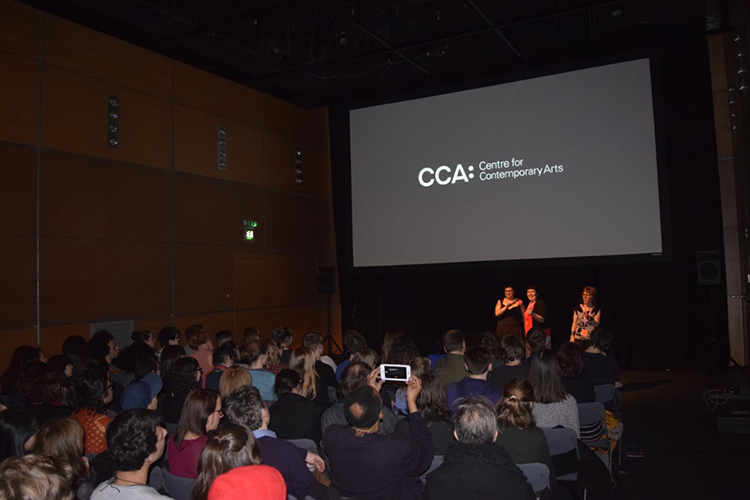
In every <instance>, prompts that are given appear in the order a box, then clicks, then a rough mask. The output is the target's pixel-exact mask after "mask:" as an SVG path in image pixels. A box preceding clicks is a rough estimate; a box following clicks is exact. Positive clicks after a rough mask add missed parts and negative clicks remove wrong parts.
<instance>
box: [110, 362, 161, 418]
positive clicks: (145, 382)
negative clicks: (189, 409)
mask: <svg viewBox="0 0 750 500" xmlns="http://www.w3.org/2000/svg"><path fill="white" fill-rule="evenodd" d="M146 360H147V361H148V362H149V363H154V366H155V362H154V361H152V360H150V359H148V358H147V359H146ZM141 375H142V374H140V373H136V380H135V381H133V382H131V383H130V385H128V386H127V387H126V388H125V389H124V390H123V391H122V397H121V398H120V407H121V408H122V410H123V411H125V410H133V409H141V410H155V409H156V408H157V406H158V400H157V396H158V394H159V392H160V391H161V389H162V385H163V383H162V381H161V378H160V377H159V375H157V374H156V373H155V372H153V371H151V372H148V373H147V374H146V375H142V376H141Z"/></svg>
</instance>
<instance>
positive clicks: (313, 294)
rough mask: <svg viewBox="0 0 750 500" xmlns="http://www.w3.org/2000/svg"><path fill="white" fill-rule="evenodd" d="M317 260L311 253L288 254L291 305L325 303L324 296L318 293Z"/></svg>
mask: <svg viewBox="0 0 750 500" xmlns="http://www.w3.org/2000/svg"><path fill="white" fill-rule="evenodd" d="M318 265H321V266H325V265H326V263H322V262H321V263H319V262H318V258H317V256H316V255H315V254H314V253H311V252H294V253H291V254H289V271H290V273H289V275H290V281H289V290H290V297H291V301H290V303H292V304H316V303H317V304H319V303H321V302H323V303H325V302H326V295H325V294H324V293H320V292H319V291H318Z"/></svg>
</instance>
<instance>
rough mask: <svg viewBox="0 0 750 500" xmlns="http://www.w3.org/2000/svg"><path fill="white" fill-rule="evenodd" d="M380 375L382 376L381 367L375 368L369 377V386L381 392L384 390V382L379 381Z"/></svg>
mask: <svg viewBox="0 0 750 500" xmlns="http://www.w3.org/2000/svg"><path fill="white" fill-rule="evenodd" d="M378 375H380V367H379V366H378V367H377V368H374V369H373V370H372V371H371V372H370V375H369V376H368V377H367V385H369V386H370V387H372V388H373V389H375V390H376V391H378V392H380V389H382V388H383V383H384V382H385V381H384V380H378Z"/></svg>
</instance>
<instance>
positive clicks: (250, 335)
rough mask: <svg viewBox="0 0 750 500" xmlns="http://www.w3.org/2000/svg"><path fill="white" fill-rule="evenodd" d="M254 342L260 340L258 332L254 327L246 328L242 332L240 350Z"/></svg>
mask: <svg viewBox="0 0 750 500" xmlns="http://www.w3.org/2000/svg"><path fill="white" fill-rule="evenodd" d="M256 340H260V331H259V330H258V329H257V328H255V327H254V326H248V327H247V328H245V330H244V331H243V332H242V349H243V350H244V349H245V346H246V345H247V344H249V343H250V342H255V341H256Z"/></svg>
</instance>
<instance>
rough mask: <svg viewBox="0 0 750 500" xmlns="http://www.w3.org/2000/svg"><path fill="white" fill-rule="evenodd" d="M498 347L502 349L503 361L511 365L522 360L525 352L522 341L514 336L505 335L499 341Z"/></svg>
mask: <svg viewBox="0 0 750 500" xmlns="http://www.w3.org/2000/svg"><path fill="white" fill-rule="evenodd" d="M500 346H501V347H502V349H503V361H505V362H506V363H512V362H514V361H520V360H521V359H523V355H524V352H525V348H524V346H523V340H521V339H519V338H518V337H516V336H515V335H505V336H504V337H503V338H502V339H501V340H500Z"/></svg>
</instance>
